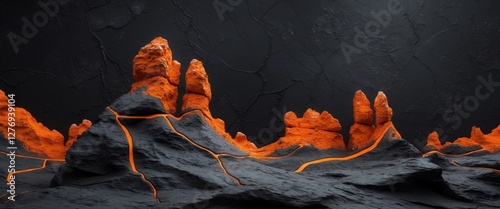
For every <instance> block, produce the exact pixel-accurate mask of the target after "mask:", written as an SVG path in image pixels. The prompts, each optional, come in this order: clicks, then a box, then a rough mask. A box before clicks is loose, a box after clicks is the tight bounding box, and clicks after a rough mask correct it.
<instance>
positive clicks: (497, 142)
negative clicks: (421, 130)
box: [426, 125, 500, 153]
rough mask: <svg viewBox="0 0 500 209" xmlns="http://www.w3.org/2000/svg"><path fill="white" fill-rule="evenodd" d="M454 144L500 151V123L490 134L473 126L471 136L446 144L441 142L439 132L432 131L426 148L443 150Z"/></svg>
mask: <svg viewBox="0 0 500 209" xmlns="http://www.w3.org/2000/svg"><path fill="white" fill-rule="evenodd" d="M452 145H458V146H460V147H464V148H473V147H480V148H482V149H484V150H487V151H488V152H490V153H495V152H498V151H500V125H499V126H498V127H496V128H495V129H493V130H492V131H491V133H489V134H484V133H483V132H482V131H481V129H480V128H478V127H476V126H474V127H472V130H471V137H470V138H467V137H460V138H458V139H457V140H455V141H454V142H453V143H452V142H446V143H445V144H444V145H442V144H441V141H440V140H439V136H438V133H437V132H432V133H431V134H429V136H428V137H427V145H426V149H427V150H437V151H441V150H443V149H444V148H446V147H449V146H452Z"/></svg>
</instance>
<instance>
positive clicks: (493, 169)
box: [451, 160, 500, 172]
mask: <svg viewBox="0 0 500 209" xmlns="http://www.w3.org/2000/svg"><path fill="white" fill-rule="evenodd" d="M451 163H452V164H453V165H455V166H458V167H464V168H473V169H474V168H477V169H485V170H492V171H495V172H500V170H499V169H495V168H488V167H475V166H465V165H460V164H458V163H457V162H455V160H451Z"/></svg>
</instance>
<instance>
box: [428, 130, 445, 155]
mask: <svg viewBox="0 0 500 209" xmlns="http://www.w3.org/2000/svg"><path fill="white" fill-rule="evenodd" d="M442 148H443V146H442V145H441V141H440V140H439V135H438V133H437V132H435V131H434V132H432V133H430V134H429V136H428V137H427V144H426V145H425V148H424V150H425V151H430V150H440V149H442Z"/></svg>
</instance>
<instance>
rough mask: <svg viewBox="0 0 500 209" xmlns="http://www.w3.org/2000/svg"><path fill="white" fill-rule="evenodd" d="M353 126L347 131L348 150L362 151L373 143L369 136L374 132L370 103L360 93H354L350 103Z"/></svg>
mask: <svg viewBox="0 0 500 209" xmlns="http://www.w3.org/2000/svg"><path fill="white" fill-rule="evenodd" d="M352 106H353V116H354V124H353V125H352V126H351V129H350V130H349V143H348V145H347V148H348V149H349V150H355V149H362V148H365V147H368V146H370V144H371V143H373V141H372V139H371V136H372V134H373V132H374V131H375V126H374V125H373V110H372V108H371V104H370V101H369V100H368V98H367V97H366V95H365V94H364V93H363V92H362V91H356V93H355V94H354V99H353V101H352Z"/></svg>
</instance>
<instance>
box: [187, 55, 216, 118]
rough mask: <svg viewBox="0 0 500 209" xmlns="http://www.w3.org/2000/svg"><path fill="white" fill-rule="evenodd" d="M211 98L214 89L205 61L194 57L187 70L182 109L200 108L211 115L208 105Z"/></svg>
mask: <svg viewBox="0 0 500 209" xmlns="http://www.w3.org/2000/svg"><path fill="white" fill-rule="evenodd" d="M211 99H212V89H211V88H210V83H209V82H208V76H207V73H206V72H205V68H204V67H203V63H202V62H201V61H199V60H196V59H193V60H192V61H191V63H190V64H189V68H188V70H187V72H186V93H185V94H184V96H183V97H182V111H183V112H185V111H187V110H192V109H199V110H201V111H203V112H204V113H205V114H207V115H211V114H210V108H209V107H208V105H209V103H210V100H211Z"/></svg>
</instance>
